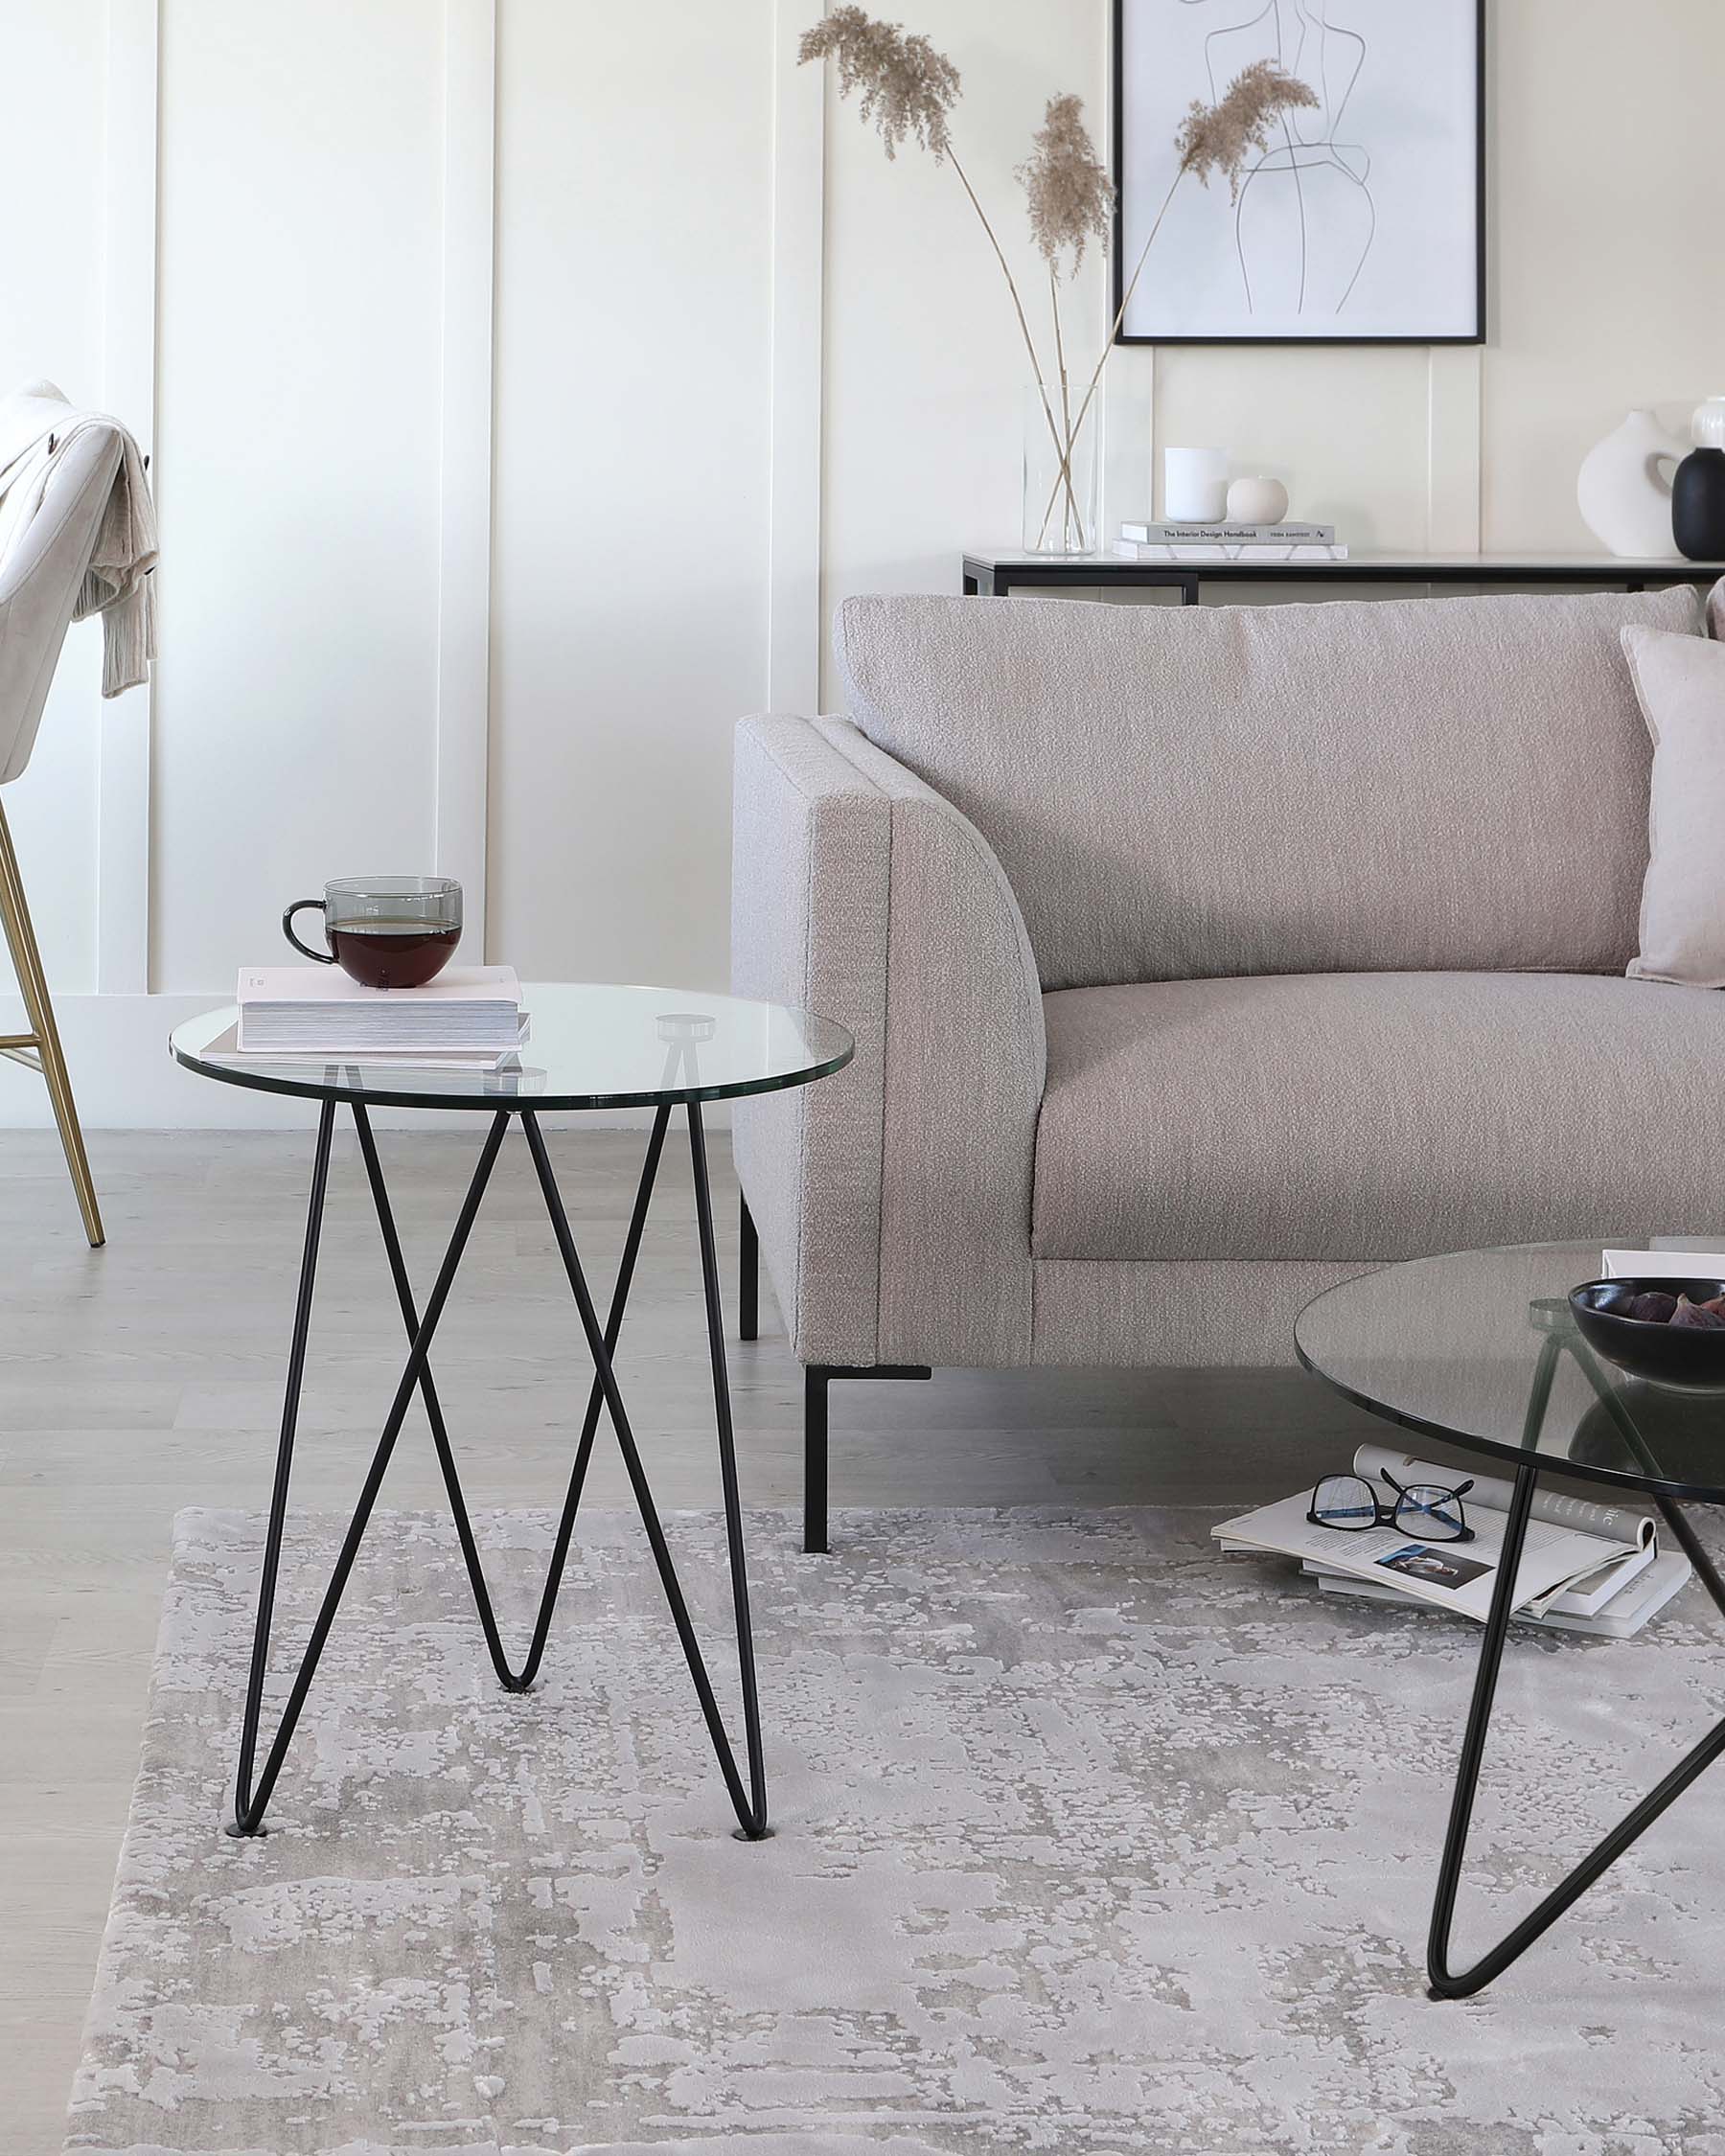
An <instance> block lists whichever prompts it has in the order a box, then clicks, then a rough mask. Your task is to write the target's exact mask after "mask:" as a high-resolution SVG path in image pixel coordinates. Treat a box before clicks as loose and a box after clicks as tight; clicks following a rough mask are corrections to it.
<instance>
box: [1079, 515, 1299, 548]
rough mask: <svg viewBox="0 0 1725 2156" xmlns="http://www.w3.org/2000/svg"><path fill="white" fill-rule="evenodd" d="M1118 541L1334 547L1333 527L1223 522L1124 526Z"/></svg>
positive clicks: (1173, 544) (1140, 543)
mask: <svg viewBox="0 0 1725 2156" xmlns="http://www.w3.org/2000/svg"><path fill="white" fill-rule="evenodd" d="M1120 537H1121V538H1122V539H1131V540H1133V541H1134V543H1135V544H1137V545H1138V546H1177V545H1180V544H1181V543H1182V542H1186V543H1196V544H1199V545H1203V544H1205V543H1208V544H1212V545H1219V546H1226V545H1236V546H1250V545H1254V544H1273V545H1280V544H1285V543H1287V542H1288V541H1290V540H1298V541H1301V542H1309V543H1310V544H1312V545H1314V546H1334V544H1335V543H1336V527H1335V526H1334V525H1333V524H1288V523H1282V524H1238V523H1234V522H1232V521H1231V520H1230V519H1226V518H1225V519H1224V520H1223V521H1222V522H1221V523H1220V524H1179V523H1166V522H1164V523H1161V524H1144V523H1136V524H1135V523H1126V524H1122V525H1121V526H1120Z"/></svg>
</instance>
